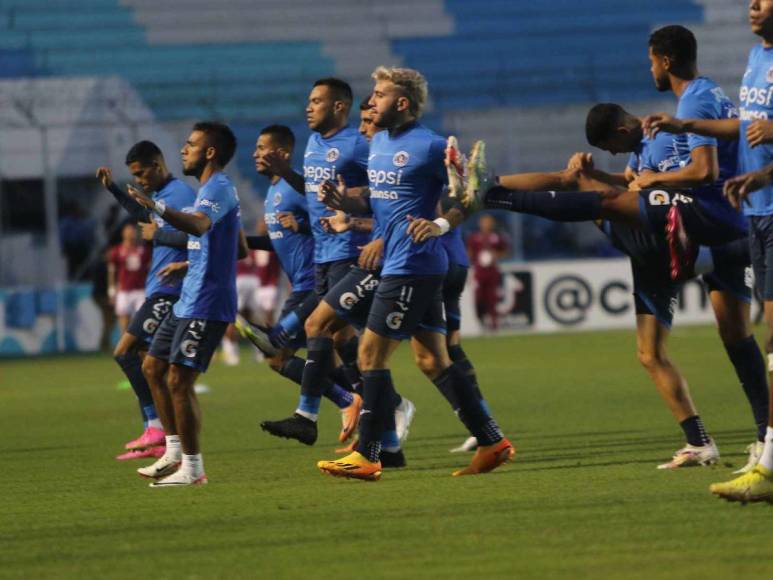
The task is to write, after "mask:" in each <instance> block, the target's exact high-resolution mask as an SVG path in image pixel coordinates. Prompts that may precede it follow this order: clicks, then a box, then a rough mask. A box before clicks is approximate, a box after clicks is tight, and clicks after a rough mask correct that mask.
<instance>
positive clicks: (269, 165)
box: [258, 151, 290, 177]
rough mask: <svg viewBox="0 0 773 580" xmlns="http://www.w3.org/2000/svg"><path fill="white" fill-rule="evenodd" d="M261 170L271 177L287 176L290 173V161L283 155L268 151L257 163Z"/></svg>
mask: <svg viewBox="0 0 773 580" xmlns="http://www.w3.org/2000/svg"><path fill="white" fill-rule="evenodd" d="M258 164H259V165H260V168H261V169H264V170H266V171H268V172H269V173H271V174H272V175H279V176H280V177H281V176H283V175H287V173H288V172H289V171H290V160H289V159H287V157H286V156H285V155H282V154H281V153H278V152H277V151H270V152H268V153H266V154H264V155H262V156H261V157H260V160H259V161H258Z"/></svg>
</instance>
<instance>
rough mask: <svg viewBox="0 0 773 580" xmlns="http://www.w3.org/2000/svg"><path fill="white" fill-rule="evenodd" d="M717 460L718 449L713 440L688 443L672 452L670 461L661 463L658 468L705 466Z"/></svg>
mask: <svg viewBox="0 0 773 580" xmlns="http://www.w3.org/2000/svg"><path fill="white" fill-rule="evenodd" d="M718 460H719V449H717V446H716V445H715V444H714V441H709V442H708V443H707V444H706V445H701V446H697V445H690V444H689V443H688V444H687V445H685V446H684V447H682V448H681V449H680V450H679V451H677V452H676V453H674V456H673V457H672V458H671V461H669V462H668V463H661V464H660V465H658V469H680V468H682V467H696V466H701V467H705V466H707V465H713V464H715V463H716V462H717V461H718Z"/></svg>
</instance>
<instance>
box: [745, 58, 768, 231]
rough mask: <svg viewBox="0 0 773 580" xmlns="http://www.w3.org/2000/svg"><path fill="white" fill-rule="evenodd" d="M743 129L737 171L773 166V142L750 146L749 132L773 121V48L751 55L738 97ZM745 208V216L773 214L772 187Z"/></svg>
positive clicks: (761, 190) (766, 188)
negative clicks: (754, 124)
mask: <svg viewBox="0 0 773 580" xmlns="http://www.w3.org/2000/svg"><path fill="white" fill-rule="evenodd" d="M739 101H740V107H741V113H740V117H741V128H740V135H739V143H738V172H739V173H748V172H750V171H759V170H760V169H762V168H763V167H765V166H766V165H769V164H770V163H773V143H763V144H762V145H757V146H756V147H750V146H749V143H748V141H747V140H746V129H747V127H748V126H749V124H750V123H752V122H753V121H756V120H758V119H771V120H773V48H764V47H763V46H762V45H761V44H758V45H756V46H755V47H754V48H752V50H751V52H750V53H749V64H748V65H747V66H746V72H745V73H744V75H743V80H742V81H741V92H740V96H739ZM747 199H748V201H749V203H748V204H745V205H744V213H745V214H746V215H757V216H761V215H770V214H773V185H767V186H765V187H763V188H762V189H760V190H758V191H755V192H753V193H752V194H751V195H749V197H748V198H747Z"/></svg>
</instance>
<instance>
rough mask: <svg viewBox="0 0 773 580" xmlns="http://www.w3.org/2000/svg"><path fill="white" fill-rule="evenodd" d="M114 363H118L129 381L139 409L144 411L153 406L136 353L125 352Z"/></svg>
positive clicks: (139, 359)
mask: <svg viewBox="0 0 773 580" xmlns="http://www.w3.org/2000/svg"><path fill="white" fill-rule="evenodd" d="M115 362H117V363H118V366H119V367H121V370H122V371H123V374H125V375H126V378H127V379H129V384H130V385H131V386H132V390H133V391H134V394H135V395H137V400H138V401H139V402H140V408H141V409H144V408H145V407H148V406H151V405H153V394H152V393H151V392H150V385H148V381H147V379H145V375H143V374H142V359H141V358H140V355H139V354H137V353H136V352H127V353H126V354H120V355H118V356H116V357H115ZM143 416H144V412H143Z"/></svg>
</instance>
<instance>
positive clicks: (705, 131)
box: [642, 113, 741, 141]
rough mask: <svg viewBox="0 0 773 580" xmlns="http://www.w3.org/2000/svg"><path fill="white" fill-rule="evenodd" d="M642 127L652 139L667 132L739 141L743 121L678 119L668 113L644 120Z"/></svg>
mask: <svg viewBox="0 0 773 580" xmlns="http://www.w3.org/2000/svg"><path fill="white" fill-rule="evenodd" d="M642 127H643V128H644V132H645V133H647V134H648V135H649V136H650V137H654V136H655V135H657V134H658V132H660V131H665V132H666V133H674V134H676V135H681V134H682V133H695V134H697V135H705V136H706V137H715V138H716V139H725V140H727V141H737V140H738V139H739V131H740V128H741V121H740V119H677V118H676V117H673V116H671V115H669V114H667V113H655V114H653V115H647V116H646V117H645V118H644V121H643V122H642Z"/></svg>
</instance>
